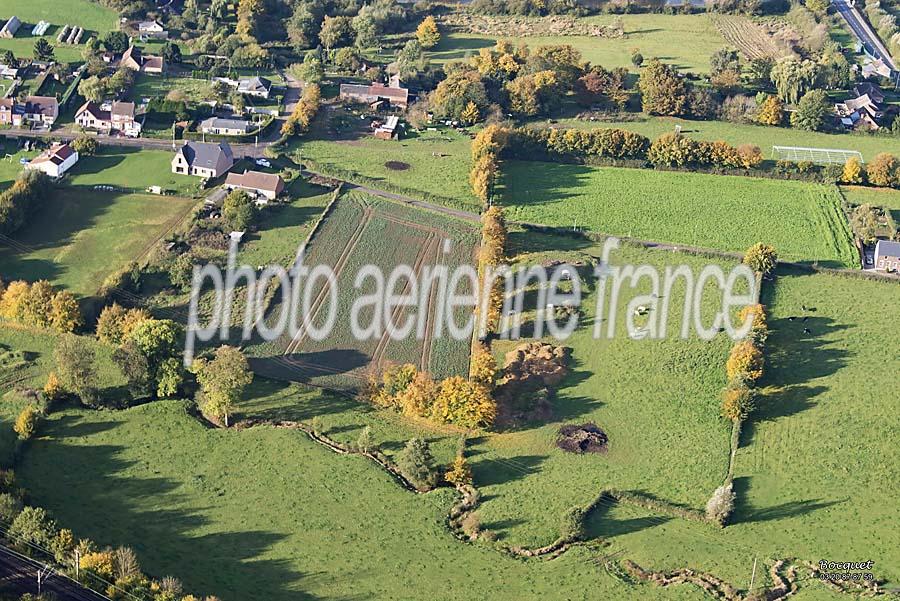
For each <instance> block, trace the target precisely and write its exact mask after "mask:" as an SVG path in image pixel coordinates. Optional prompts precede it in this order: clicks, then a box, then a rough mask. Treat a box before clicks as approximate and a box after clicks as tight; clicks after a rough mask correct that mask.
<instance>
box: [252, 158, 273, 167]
mask: <svg viewBox="0 0 900 601" xmlns="http://www.w3.org/2000/svg"><path fill="white" fill-rule="evenodd" d="M256 164H257V165H259V166H260V167H266V168H269V169H271V167H272V163H270V162H269V160H268V159H256Z"/></svg>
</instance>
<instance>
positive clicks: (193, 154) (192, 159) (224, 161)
mask: <svg viewBox="0 0 900 601" xmlns="http://www.w3.org/2000/svg"><path fill="white" fill-rule="evenodd" d="M232 167H234V154H232V152H231V146H229V145H228V144H227V143H226V142H219V143H218V144H205V143H202V142H186V143H185V144H184V146H182V147H181V148H179V149H178V152H176V153H175V156H174V157H173V158H172V173H180V174H182V175H196V176H197V177H204V178H212V177H219V176H220V175H223V174H225V173H227V172H228V171H229V170H230V169H231V168H232Z"/></svg>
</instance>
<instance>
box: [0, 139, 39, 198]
mask: <svg viewBox="0 0 900 601" xmlns="http://www.w3.org/2000/svg"><path fill="white" fill-rule="evenodd" d="M7 153H10V155H11V156H10V157H9V158H6V154H7ZM37 154H38V153H37V152H24V151H20V150H18V149H16V147H15V145H13V144H12V143H7V144H6V145H5V146H4V145H2V144H0V191H3V190H5V189H6V188H8V187H9V186H11V185H12V183H13V182H14V181H15V180H16V178H17V177H19V174H21V173H22V171H23V167H22V164H21V163H19V159H23V158H27V159H29V160H30V159H33V158H34V157H35V156H36V155H37Z"/></svg>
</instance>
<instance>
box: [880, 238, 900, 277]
mask: <svg viewBox="0 0 900 601" xmlns="http://www.w3.org/2000/svg"><path fill="white" fill-rule="evenodd" d="M875 270H876V271H891V272H894V273H897V272H900V242H892V241H890V240H879V241H878V242H877V243H876V244H875Z"/></svg>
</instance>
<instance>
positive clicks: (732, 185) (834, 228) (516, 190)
mask: <svg viewBox="0 0 900 601" xmlns="http://www.w3.org/2000/svg"><path fill="white" fill-rule="evenodd" d="M502 171H503V189H502V191H501V194H502V196H501V198H502V202H503V204H504V205H505V206H506V207H507V218H508V219H511V220H516V221H523V222H528V223H539V224H546V225H554V226H561V227H572V226H575V225H577V226H578V227H579V228H581V229H586V230H592V231H598V232H602V233H606V234H611V235H616V236H631V237H635V238H642V239H646V240H654V241H658V242H669V243H675V244H687V245H693V246H699V247H706V248H715V249H719V250H725V251H734V252H742V251H744V250H746V249H747V248H748V247H749V246H751V245H752V244H755V243H756V242H766V243H768V244H773V245H774V246H775V247H776V249H777V250H778V252H779V256H780V257H781V258H782V259H786V260H790V261H803V262H813V261H818V262H819V263H820V264H821V265H823V266H831V267H853V266H855V265H857V259H856V256H855V251H854V249H853V247H852V245H851V242H850V234H849V230H848V228H847V225H846V222H845V220H844V218H843V216H842V214H841V212H840V208H839V200H840V199H839V196H838V194H837V192H836V191H835V190H834V189H833V188H829V187H827V186H822V185H818V184H810V183H806V182H789V181H777V180H770V179H761V178H747V177H730V176H729V177H723V176H718V175H707V174H700V173H683V172H666V171H652V170H646V169H623V168H614V167H589V166H583V165H565V164H558V163H535V162H524V161H507V162H505V163H504V165H503V168H502Z"/></svg>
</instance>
